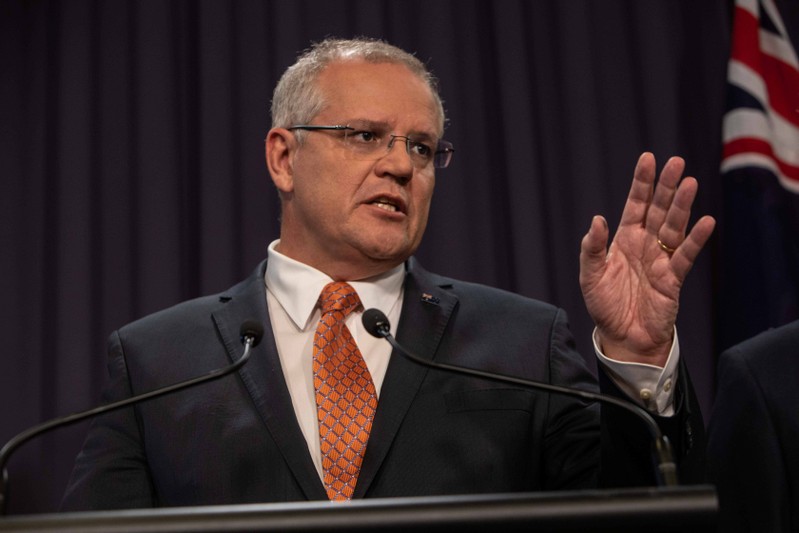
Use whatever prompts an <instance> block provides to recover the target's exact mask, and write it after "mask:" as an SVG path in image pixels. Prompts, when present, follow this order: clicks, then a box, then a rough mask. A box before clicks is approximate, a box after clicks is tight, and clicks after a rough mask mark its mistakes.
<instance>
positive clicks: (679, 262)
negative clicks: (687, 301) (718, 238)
mask: <svg viewBox="0 0 799 533" xmlns="http://www.w3.org/2000/svg"><path fill="white" fill-rule="evenodd" d="M715 227H716V220H715V219H714V218H713V217H712V216H710V215H706V216H703V217H702V218H700V219H699V220H698V221H697V223H696V224H694V227H693V228H691V232H690V233H689V234H688V236H687V237H686V238H685V240H684V241H683V242H682V244H680V246H678V247H677V250H676V251H675V252H674V255H673V256H672V257H671V263H670V264H671V268H672V270H673V272H674V275H675V276H676V277H677V279H679V280H680V282H681V283H682V281H684V280H685V278H686V276H688V272H690V271H691V268H692V267H693V266H694V262H695V261H696V258H697V256H699V252H701V251H702V248H703V247H704V246H705V244H706V243H707V241H708V239H710V236H711V235H712V234H713V229H714V228H715Z"/></svg>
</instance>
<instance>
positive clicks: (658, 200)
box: [646, 157, 685, 246]
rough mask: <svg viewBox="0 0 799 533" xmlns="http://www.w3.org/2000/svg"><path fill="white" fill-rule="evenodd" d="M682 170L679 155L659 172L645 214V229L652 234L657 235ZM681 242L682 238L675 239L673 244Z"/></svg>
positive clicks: (681, 160) (675, 190)
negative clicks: (658, 177)
mask: <svg viewBox="0 0 799 533" xmlns="http://www.w3.org/2000/svg"><path fill="white" fill-rule="evenodd" d="M684 170H685V161H684V160H683V159H682V158H681V157H672V158H670V159H669V160H668V161H667V162H666V165H665V166H664V167H663V170H662V171H661V172H660V179H658V183H657V186H656V187H655V193H654V195H653V196H652V205H650V206H649V211H648V212H647V214H646V229H647V230H648V231H649V232H650V233H652V234H653V235H658V232H659V231H660V227H661V226H662V225H663V222H664V221H665V220H666V216H667V214H668V212H669V210H670V209H671V206H672V203H673V202H674V196H675V194H676V192H677V185H678V184H679V183H680V178H681V177H682V173H683V171H684ZM658 236H659V235H658ZM681 242H682V240H679V241H676V242H674V245H675V246H676V245H678V244H680V243H681ZM667 244H669V243H667Z"/></svg>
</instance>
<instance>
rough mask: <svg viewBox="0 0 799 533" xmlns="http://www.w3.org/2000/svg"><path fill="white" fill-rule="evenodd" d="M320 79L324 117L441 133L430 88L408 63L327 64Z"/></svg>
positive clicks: (354, 62)
mask: <svg viewBox="0 0 799 533" xmlns="http://www.w3.org/2000/svg"><path fill="white" fill-rule="evenodd" d="M317 81H318V83H319V88H320V90H321V91H322V94H323V95H324V99H325V107H324V109H323V110H322V112H321V113H320V114H319V116H320V117H322V116H324V117H325V118H326V119H329V120H336V121H341V120H355V119H366V120H371V121H375V122H384V123H387V124H390V125H391V126H393V127H396V128H403V131H410V130H418V131H429V132H432V133H434V134H438V135H440V134H441V131H440V130H441V126H442V125H441V124H439V117H438V113H437V108H436V104H435V100H434V97H433V94H432V92H431V89H430V87H429V86H428V85H427V83H426V82H425V81H424V80H423V79H421V78H420V77H419V76H417V75H416V74H414V73H413V72H412V71H411V70H410V69H408V67H406V66H404V65H400V64H396V63H368V62H365V61H360V60H357V61H339V62H335V63H331V64H330V65H329V66H328V67H326V68H325V70H323V71H322V72H321V74H320V75H319V78H318V80H317Z"/></svg>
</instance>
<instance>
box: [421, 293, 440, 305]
mask: <svg viewBox="0 0 799 533" xmlns="http://www.w3.org/2000/svg"><path fill="white" fill-rule="evenodd" d="M422 302H423V303H426V304H433V305H438V304H439V303H440V302H441V300H439V299H438V298H436V297H435V296H433V295H432V294H427V293H426V292H423V293H422Z"/></svg>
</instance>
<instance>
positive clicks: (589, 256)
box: [580, 215, 609, 290]
mask: <svg viewBox="0 0 799 533" xmlns="http://www.w3.org/2000/svg"><path fill="white" fill-rule="evenodd" d="M608 236H609V231H608V223H607V221H606V220H605V218H604V217H602V216H599V215H597V216H595V217H594V218H593V219H591V227H590V228H589V229H588V233H586V234H585V237H583V240H582V242H581V243H580V286H581V287H582V288H583V290H586V289H588V288H590V287H591V286H593V284H594V280H595V279H596V278H597V277H599V276H601V275H602V272H603V271H604V269H605V261H606V259H607V246H608Z"/></svg>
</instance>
